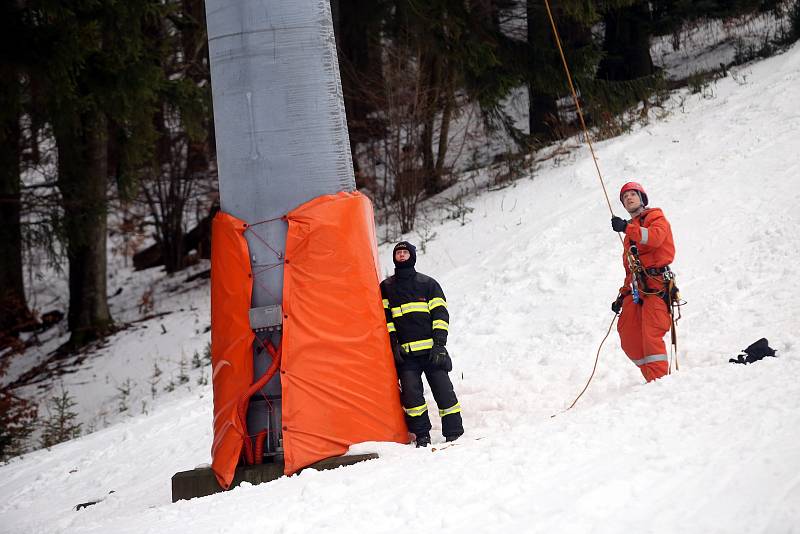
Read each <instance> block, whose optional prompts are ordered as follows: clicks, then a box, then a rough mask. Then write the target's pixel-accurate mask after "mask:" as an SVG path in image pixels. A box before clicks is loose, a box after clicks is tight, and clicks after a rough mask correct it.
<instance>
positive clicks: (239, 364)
mask: <svg viewBox="0 0 800 534" xmlns="http://www.w3.org/2000/svg"><path fill="white" fill-rule="evenodd" d="M246 228H247V225H246V224H245V223H244V221H241V220H239V219H237V218H236V217H233V216H231V215H228V214H227V213H222V212H219V213H217V215H216V216H215V217H214V221H213V223H212V225H211V239H212V243H213V244H212V247H211V367H212V375H211V376H212V382H213V386H214V441H213V443H212V445H211V458H212V461H211V468H212V469H213V470H214V474H215V475H216V476H217V480H218V481H219V483H220V485H221V486H222V487H223V488H226V489H227V488H228V487H229V486H230V484H231V481H232V480H233V475H234V471H235V470H236V465H237V464H238V463H239V454H240V453H241V450H242V445H243V443H244V439H245V430H244V424H243V423H242V421H241V420H240V417H239V415H238V413H237V404H238V401H239V399H240V398H241V396H242V395H244V393H245V391H246V390H247V388H248V387H249V386H250V384H252V383H253V340H254V339H255V334H253V331H252V330H251V329H250V319H249V315H248V310H249V309H250V298H251V293H252V288H253V284H252V279H251V278H250V260H249V259H248V248H247V241H246V240H245V238H244V235H243V234H244V231H245V229H246Z"/></svg>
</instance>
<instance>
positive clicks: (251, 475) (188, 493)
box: [172, 453, 378, 502]
mask: <svg viewBox="0 0 800 534" xmlns="http://www.w3.org/2000/svg"><path fill="white" fill-rule="evenodd" d="M377 457H378V455H377V454H375V453H370V454H354V455H352V456H336V457H334V458H326V459H325V460H321V461H319V462H317V463H315V464H311V465H309V466H308V467H306V468H305V469H315V470H317V471H324V470H326V469H335V468H337V467H342V466H344V465H353V464H355V463H358V462H363V461H365V460H373V459H375V458H377ZM282 476H283V462H275V463H268V464H260V465H247V466H240V467H237V468H236V473H235V475H234V477H233V482H232V483H231V488H235V487H236V486H238V485H239V484H241V483H242V482H249V483H251V484H261V483H262V482H269V481H271V480H276V479H278V478H280V477H282ZM221 491H225V490H223V489H222V488H221V487H220V485H219V483H218V482H217V478H216V477H215V476H214V472H213V471H212V470H211V468H210V467H201V468H198V469H192V470H191V471H181V472H180V473H175V474H174V475H173V476H172V502H177V501H179V500H181V499H193V498H195V497H205V496H206V495H213V494H214V493H219V492H221Z"/></svg>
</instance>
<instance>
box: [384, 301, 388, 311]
mask: <svg viewBox="0 0 800 534" xmlns="http://www.w3.org/2000/svg"><path fill="white" fill-rule="evenodd" d="M383 309H384V310H388V309H389V299H383Z"/></svg>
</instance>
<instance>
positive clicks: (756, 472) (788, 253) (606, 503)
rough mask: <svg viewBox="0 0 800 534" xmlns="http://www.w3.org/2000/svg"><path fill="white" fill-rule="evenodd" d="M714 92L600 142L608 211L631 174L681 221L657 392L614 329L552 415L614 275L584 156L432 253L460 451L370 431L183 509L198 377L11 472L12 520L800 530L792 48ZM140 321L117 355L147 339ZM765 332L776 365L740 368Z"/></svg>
mask: <svg viewBox="0 0 800 534" xmlns="http://www.w3.org/2000/svg"><path fill="white" fill-rule="evenodd" d="M711 89H712V90H713V97H711V98H708V93H706V95H705V96H702V95H687V94H685V93H678V94H676V95H674V97H673V99H672V102H671V103H670V108H669V111H670V113H669V115H668V116H667V117H666V118H665V119H663V120H661V121H658V122H654V123H653V124H651V125H650V126H647V127H645V128H641V129H639V130H637V131H636V132H634V133H631V134H629V135H626V136H624V137H621V138H618V139H613V140H609V141H606V142H603V143H599V144H598V145H597V146H596V147H595V148H596V150H597V153H598V155H599V158H600V166H601V169H602V171H603V173H604V177H605V181H606V184H607V187H608V191H609V196H610V197H611V202H612V206H613V208H614V210H615V212H617V213H618V214H622V210H621V209H620V208H619V207H618V202H617V201H616V194H617V191H618V190H619V187H620V185H621V184H622V183H623V182H625V181H627V180H630V179H635V180H637V181H640V182H642V183H643V184H644V185H645V188H646V189H647V190H648V193H649V197H650V200H651V204H652V205H654V206H658V207H661V208H663V209H664V211H665V213H666V215H667V217H668V218H669V219H670V221H671V223H672V226H673V233H674V235H675V241H676V246H677V249H678V251H677V257H676V261H675V263H674V264H673V266H674V269H675V270H676V271H677V273H678V284H679V286H680V287H681V290H682V293H683V296H684V298H686V299H687V300H688V301H689V304H688V306H686V307H685V308H684V309H683V310H684V315H683V319H682V320H681V322H680V323H679V336H680V341H679V343H680V345H679V346H680V354H679V362H680V367H681V370H680V372H678V373H676V374H673V375H672V376H669V377H667V378H665V379H663V380H661V381H659V382H657V383H654V384H649V385H645V384H643V383H642V382H643V380H642V378H641V375H640V374H639V372H638V370H637V369H636V368H635V367H634V366H633V365H632V364H631V363H630V362H629V361H628V360H627V358H626V357H625V356H624V354H623V353H622V352H621V350H620V348H619V342H618V339H617V337H616V334H615V333H612V335H611V336H610V337H609V340H608V341H607V342H606V344H605V346H604V349H603V351H602V353H601V356H600V363H599V366H598V371H597V373H596V375H595V378H594V380H593V382H592V384H591V386H590V387H589V389H588V391H587V392H586V394H585V395H584V396H583V397H582V398H581V400H580V402H579V403H578V405H577V406H576V408H574V409H573V410H571V411H569V412H566V413H561V412H562V411H563V410H564V409H565V408H566V407H567V406H568V405H569V404H570V402H571V401H572V400H573V399H574V398H575V396H576V395H577V393H578V391H580V389H581V388H582V387H583V385H584V383H585V381H586V379H587V378H588V376H589V373H590V371H591V368H592V364H593V362H594V357H595V351H596V350H597V346H598V344H599V343H600V341H601V339H602V338H603V335H604V334H605V332H606V329H607V328H608V326H609V323H610V321H611V319H612V313H611V311H610V310H609V305H610V302H611V301H612V300H613V299H614V297H615V296H616V292H617V288H618V287H619V285H620V283H621V281H622V278H623V276H622V274H623V273H622V264H621V259H620V244H619V240H618V238H617V237H616V236H615V234H614V233H613V232H612V231H611V230H610V228H609V226H610V225H609V222H608V220H609V218H610V214H609V211H608V206H607V205H606V203H605V199H604V198H603V193H602V190H601V188H600V183H599V181H598V179H597V176H596V175H595V172H594V166H593V164H592V162H591V160H590V157H589V154H588V151H587V150H586V149H585V148H582V149H580V150H578V151H576V152H574V153H573V154H572V156H571V158H570V161H567V162H563V161H562V162H561V163H560V164H558V165H554V164H553V163H552V161H551V162H549V163H547V164H545V165H544V166H542V167H541V168H539V169H537V170H536V172H535V174H534V176H533V177H532V179H525V180H521V181H519V182H517V183H516V184H515V186H514V187H511V188H507V189H504V190H501V191H495V192H487V193H485V194H482V195H480V196H478V197H477V198H475V199H474V200H473V201H471V203H470V207H472V208H474V211H473V212H472V213H471V215H470V216H469V219H471V220H470V221H469V222H468V223H467V224H465V225H461V224H460V223H459V222H458V221H448V222H445V223H443V224H442V225H441V226H438V227H437V228H436V234H437V235H436V237H435V239H434V240H432V241H431V242H429V243H427V247H426V248H427V252H426V253H424V254H422V253H421V254H420V256H419V260H418V267H419V270H420V271H422V272H425V273H427V274H430V275H432V276H434V277H436V278H437V279H438V280H439V281H440V282H441V284H442V286H443V288H444V290H445V293H446V294H447V297H448V303H449V309H450V312H451V334H450V338H451V340H450V343H449V347H450V349H451V354H452V355H453V359H454V363H455V369H454V371H453V373H452V377H453V380H454V383H455V387H456V392H457V394H458V395H459V400H460V401H461V404H462V407H463V410H464V412H463V415H464V424H465V427H466V429H467V434H466V435H465V436H464V438H462V440H460V441H458V442H456V444H455V445H452V446H449V447H446V448H442V445H441V437H438V436H436V432H437V429H438V424H437V422H436V421H434V447H433V448H429V449H414V448H412V447H407V446H401V445H394V444H362V445H359V446H357V447H354V449H355V450H357V451H378V452H379V453H380V454H381V458H380V459H378V460H374V461H371V462H366V463H362V464H358V465H356V466H352V467H347V468H342V469H338V470H335V471H328V472H321V473H318V472H313V471H308V472H303V473H302V474H300V475H298V476H294V477H290V478H282V479H280V480H277V481H275V482H272V483H269V484H265V485H261V486H247V487H241V488H237V489H235V490H233V491H231V492H228V493H225V494H220V495H216V496H211V497H206V498H202V499H194V500H192V501H184V502H180V503H177V504H171V503H170V477H171V476H172V474H173V473H175V472H177V471H182V470H186V469H191V468H192V467H194V466H196V465H198V464H202V463H206V462H208V461H209V460H210V458H209V453H208V451H209V448H210V442H211V433H210V427H211V395H210V387H209V386H200V387H194V388H192V390H191V391H186V390H180V391H175V392H173V393H172V394H170V395H169V396H168V397H166V400H162V401H160V402H159V403H158V404H157V405H156V406H155V407H153V409H151V410H148V414H147V415H139V416H135V417H132V416H127V417H124V418H122V420H121V421H120V422H119V423H117V424H115V425H113V426H110V427H109V428H106V429H104V430H101V431H98V432H95V433H93V434H90V435H87V436H84V437H82V438H79V439H77V440H73V441H71V442H68V443H64V444H61V445H58V446H56V447H54V448H52V449H51V450H49V451H48V450H41V451H37V452H35V453H32V454H29V455H26V456H25V457H24V458H19V459H15V460H13V461H11V462H10V463H8V464H6V465H4V466H2V467H0V525H2V527H0V530H2V532H20V533H22V532H25V533H28V532H108V531H115V532H131V533H134V532H136V533H140V532H159V533H161V532H184V531H191V532H193V533H195V534H203V533H212V532H237V533H242V532H286V533H289V532H310V531H322V532H351V531H364V532H396V531H398V530H401V529H403V530H406V529H413V530H414V531H415V532H429V531H440V532H487V531H488V532H506V531H523V532H588V531H591V532H609V533H612V532H629V531H637V532H678V531H680V532H697V533H714V532H748V533H750V532H764V533H789V532H800V446H799V445H798V443H800V384H799V383H798V381H797V378H796V377H797V376H800V350H799V349H798V347H799V346H800V333H799V332H798V319H797V316H798V315H800V304H798V302H797V300H796V298H793V297H795V295H796V294H797V293H798V290H800V281H799V280H800V279H799V278H798V277H797V275H796V273H795V270H796V268H797V265H798V263H800V262H799V260H800V252H798V250H800V235H798V232H797V230H796V229H797V228H798V226H799V223H800V209H798V204H800V160H798V149H799V148H800V143H798V134H799V133H800V105H798V102H800V46H795V47H794V48H793V49H791V50H790V51H789V52H787V53H785V54H783V55H781V56H778V57H775V58H772V59H769V60H765V61H763V62H759V63H756V64H753V65H748V66H745V67H742V68H738V69H735V70H734V71H733V75H732V76H731V77H728V78H725V79H722V80H719V81H718V82H717V83H716V84H715V85H714V86H713V87H712V88H711ZM407 237H408V238H410V239H411V240H415V239H417V236H415V235H411V236H407ZM389 250H390V249H389V247H384V248H383V249H382V256H383V259H384V265H388V264H389ZM195 294H196V295H198V297H197V302H196V303H193V304H194V306H195V309H194V310H192V311H191V312H187V313H191V314H193V316H199V315H200V314H202V312H203V310H207V306H208V303H207V297H206V296H205V295H202V293H195ZM170 317H174V319H172V322H171V323H170V324H169V328H168V330H169V331H170V335H174V332H180V331H184V332H185V337H186V338H187V339H192V340H193V341H192V342H191V343H194V344H195V345H199V343H201V341H202V340H201V339H200V338H199V337H198V336H199V334H198V327H197V325H196V324H195V323H193V322H192V321H189V320H187V321H186V324H183V323H182V322H181V319H180V318H181V317H182V316H181V315H179V314H178V313H175V314H173V315H172V316H170ZM201 323H202V321H201ZM134 334H136V332H132V333H122V334H120V335H119V336H118V337H117V338H116V339H115V340H113V341H112V344H111V345H110V346H109V347H108V348H107V349H106V352H105V353H104V356H103V358H107V359H109V362H111V363H106V364H104V365H107V366H112V365H114V363H116V364H117V365H118V366H120V367H122V366H124V363H123V362H124V361H125V359H126V358H127V359H129V360H136V356H138V355H142V354H144V353H146V352H147V351H146V350H145V349H144V347H143V346H140V345H136V344H135V343H133V342H132V341H131V338H130V336H132V335H134ZM762 336H765V337H767V338H769V340H770V343H771V345H772V346H773V347H774V348H776V349H778V350H779V358H776V359H769V360H766V361H762V362H759V363H756V364H755V365H752V366H746V367H745V366H734V365H731V364H729V363H727V360H728V358H729V357H732V356H734V355H735V354H736V353H737V352H738V351H739V350H740V349H742V348H743V347H745V346H747V345H748V344H750V343H751V342H753V341H755V340H756V339H758V338H760V337H762ZM145 363H146V365H145V367H148V366H150V365H152V364H151V363H148V362H145ZM81 372H82V371H79V372H78V373H76V375H75V376H81V375H80V373H81ZM145 393H146V392H142V393H141V394H142V395H144V394H145ZM428 402H429V404H430V405H431V406H433V405H434V404H433V399H432V398H429V399H428ZM554 414H558V415H556V417H551V415H554ZM434 448H435V449H437V450H435V451H434V450H433V449H434ZM109 491H114V493H111V494H109ZM102 497H105V500H104V501H103V502H101V503H99V504H97V505H94V506H91V507H88V508H85V509H82V510H80V511H75V510H74V509H73V508H74V506H75V505H76V504H78V503H81V502H85V501H89V500H93V499H97V498H102Z"/></svg>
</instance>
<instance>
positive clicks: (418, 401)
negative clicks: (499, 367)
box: [381, 241, 464, 447]
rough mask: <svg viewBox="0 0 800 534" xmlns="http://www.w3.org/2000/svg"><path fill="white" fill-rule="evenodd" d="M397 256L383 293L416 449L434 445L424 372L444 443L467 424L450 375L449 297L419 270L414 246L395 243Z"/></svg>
mask: <svg viewBox="0 0 800 534" xmlns="http://www.w3.org/2000/svg"><path fill="white" fill-rule="evenodd" d="M392 256H393V258H392V259H393V261H394V266H395V270H394V276H390V277H389V278H387V279H386V280H384V281H383V282H381V295H382V297H383V308H384V311H385V312H386V325H387V327H388V329H389V338H390V339H391V342H392V351H393V353H394V360H395V365H396V366H397V375H398V377H399V378H400V388H401V393H400V400H401V401H402V403H403V410H404V411H405V413H406V424H407V425H408V429H409V431H411V432H413V433H414V435H415V436H416V440H417V447H427V446H428V444H430V442H431V434H430V431H431V421H430V418H429V417H428V405H427V403H426V402H425V397H424V395H423V386H422V373H425V377H426V378H427V379H428V384H429V385H430V387H431V392H432V393H433V398H434V399H436V404H437V406H438V407H439V415H440V416H441V418H442V434H443V435H444V437H445V441H454V440H456V439H458V437H459V436H460V435H461V434H463V433H464V427H463V426H462V424H461V405H459V403H458V399H457V398H456V394H455V391H453V383H452V382H450V377H449V376H448V375H447V373H448V372H450V371H451V370H452V369H453V362H452V361H451V360H450V356H449V355H448V354H447V349H446V348H445V345H446V344H447V331H448V326H449V324H448V321H449V319H450V317H449V314H448V313H447V301H445V299H444V293H443V292H442V288H441V287H440V286H439V284H438V283H437V282H436V280H434V279H433V278H431V277H430V276H425V275H424V274H422V273H418V272H417V271H416V270H415V269H414V264H415V263H416V261H417V253H416V248H414V245H412V244H411V243H409V242H407V241H401V242H400V243H398V244H397V245H395V247H394V251H393V252H392Z"/></svg>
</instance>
